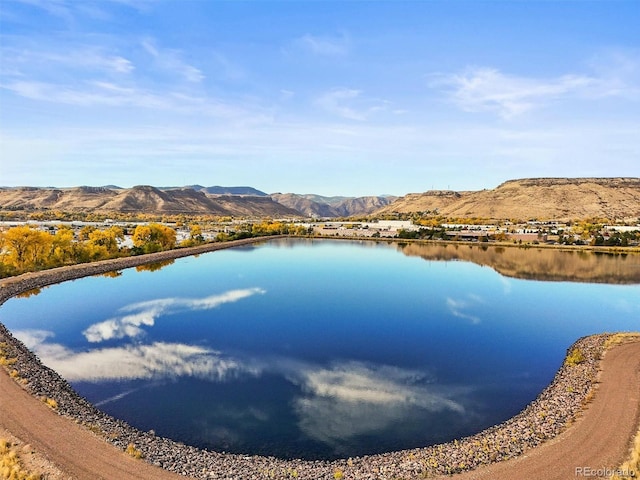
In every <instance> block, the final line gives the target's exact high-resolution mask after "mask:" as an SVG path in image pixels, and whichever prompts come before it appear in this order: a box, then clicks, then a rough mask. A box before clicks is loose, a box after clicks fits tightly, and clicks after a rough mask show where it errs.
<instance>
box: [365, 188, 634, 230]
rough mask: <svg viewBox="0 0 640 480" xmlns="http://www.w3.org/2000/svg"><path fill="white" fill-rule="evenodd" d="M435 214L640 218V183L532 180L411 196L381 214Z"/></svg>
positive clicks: (503, 216) (559, 218)
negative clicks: (492, 186) (493, 187)
mask: <svg viewBox="0 0 640 480" xmlns="http://www.w3.org/2000/svg"><path fill="white" fill-rule="evenodd" d="M426 211H429V212H432V213H438V214H440V215H444V216H447V217H480V218H495V219H508V218H512V219H520V220H526V219H531V218H537V219H557V220H569V219H575V218H588V217H606V218H609V219H623V218H637V217H640V178H531V179H521V180H510V181H508V182H504V183H503V184H501V185H499V186H498V187H497V188H495V189H493V190H482V191H478V192H449V191H445V192H442V191H436V192H434V191H430V192H425V193H419V194H409V195H406V196H405V197H402V198H400V199H398V200H396V201H395V202H393V203H392V204H390V205H388V206H387V207H384V208H382V209H381V210H379V211H378V212H376V213H391V212H398V213H412V212H426Z"/></svg>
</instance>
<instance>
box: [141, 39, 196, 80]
mask: <svg viewBox="0 0 640 480" xmlns="http://www.w3.org/2000/svg"><path fill="white" fill-rule="evenodd" d="M141 43H142V47H143V48H144V49H145V50H146V52H147V53H148V54H149V55H151V56H152V57H153V59H154V61H155V63H156V65H157V66H158V67H159V68H160V69H161V70H163V71H165V72H168V73H171V74H178V75H179V76H181V77H183V78H184V79H185V80H187V81H188V82H191V83H200V82H202V81H203V80H204V79H205V76H204V74H203V73H202V71H201V70H200V69H198V68H196V67H194V66H193V65H190V64H188V63H187V62H185V61H184V60H183V59H182V54H181V52H180V51H179V50H175V49H160V48H158V46H157V45H156V43H155V41H154V40H153V39H150V38H146V39H144V40H142V42H141Z"/></svg>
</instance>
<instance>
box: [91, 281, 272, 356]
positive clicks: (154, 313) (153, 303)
mask: <svg viewBox="0 0 640 480" xmlns="http://www.w3.org/2000/svg"><path fill="white" fill-rule="evenodd" d="M264 293H265V290H263V289H261V288H247V289H242V290H229V291H228V292H224V293H222V294H218V295H211V296H209V297H204V298H161V299H156V300H150V301H146V302H139V303H134V304H131V305H127V306H125V307H122V308H121V309H120V311H121V312H133V313H131V314H128V315H122V316H120V317H115V318H110V319H108V320H105V321H103V322H98V323H94V324H93V325H90V326H89V327H88V328H87V329H86V330H84V331H83V332H82V334H83V335H84V336H85V338H86V339H87V340H88V341H89V342H92V343H98V342H103V341H105V340H112V339H120V338H125V337H130V338H134V337H137V336H140V335H142V334H143V333H144V330H143V329H142V328H141V327H142V326H147V327H152V326H153V325H154V324H155V321H156V319H157V318H158V317H160V316H162V315H167V314H169V313H174V312H179V311H184V310H190V311H195V310H210V309H213V308H216V307H219V306H220V305H224V304H225V303H234V302H237V301H239V300H242V299H244V298H248V297H251V296H253V295H257V294H264Z"/></svg>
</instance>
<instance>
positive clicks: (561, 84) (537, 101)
mask: <svg viewBox="0 0 640 480" xmlns="http://www.w3.org/2000/svg"><path fill="white" fill-rule="evenodd" d="M596 83H597V79H595V78H594V77H590V76H585V75H563V76H560V77H557V78H552V79H536V78H527V77H518V76H513V75H506V74H504V73H502V72H500V71H499V70H497V69H494V68H472V69H469V70H468V71H466V72H464V73H461V74H452V75H434V76H432V77H431V82H430V85H431V86H432V87H444V88H445V89H448V91H449V94H450V95H451V99H452V100H453V101H454V102H455V103H456V104H457V105H458V106H459V107H460V108H461V109H463V110H465V111H468V112H482V111H489V112H496V113H498V114H499V115H500V116H501V117H503V118H507V119H508V118H511V117H514V116H517V115H520V114H523V113H525V112H528V111H529V110H532V109H534V108H537V107H539V106H541V105H543V104H545V103H547V102H550V101H552V100H554V99H558V98H560V97H563V96H566V95H570V94H577V93H580V92H584V91H586V90H587V88H588V87H590V86H593V85H595V84H596Z"/></svg>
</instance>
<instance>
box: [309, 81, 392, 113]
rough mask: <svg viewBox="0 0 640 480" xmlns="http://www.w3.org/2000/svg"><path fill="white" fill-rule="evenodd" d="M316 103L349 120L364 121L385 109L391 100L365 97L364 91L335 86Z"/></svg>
mask: <svg viewBox="0 0 640 480" xmlns="http://www.w3.org/2000/svg"><path fill="white" fill-rule="evenodd" d="M315 104H316V105H318V106H319V107H321V108H322V109H323V110H325V111H327V112H329V113H332V114H334V115H338V116H340V117H342V118H346V119H349V120H357V121H364V120H367V119H369V118H370V117H371V115H372V114H374V113H376V112H379V111H381V110H385V109H386V108H387V106H388V104H389V102H387V101H385V100H379V99H372V98H365V97H363V96H362V91H360V90H356V89H352V88H342V87H341V88H333V89H331V90H329V91H328V92H325V93H323V94H322V95H320V96H319V97H318V98H317V99H316V100H315Z"/></svg>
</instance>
